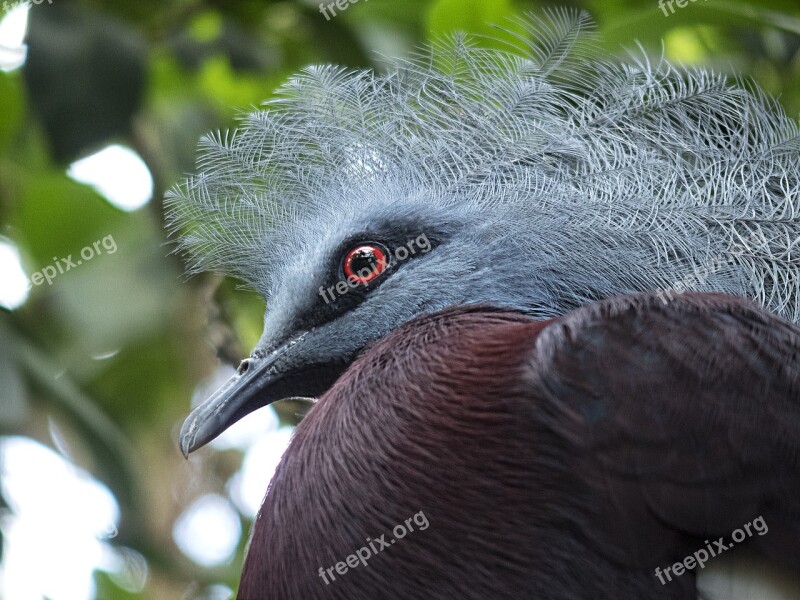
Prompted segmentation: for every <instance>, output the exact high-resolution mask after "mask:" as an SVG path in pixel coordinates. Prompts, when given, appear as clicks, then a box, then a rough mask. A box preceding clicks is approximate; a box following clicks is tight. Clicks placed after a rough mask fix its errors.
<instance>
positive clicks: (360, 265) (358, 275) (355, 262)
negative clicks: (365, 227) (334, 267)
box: [344, 244, 389, 283]
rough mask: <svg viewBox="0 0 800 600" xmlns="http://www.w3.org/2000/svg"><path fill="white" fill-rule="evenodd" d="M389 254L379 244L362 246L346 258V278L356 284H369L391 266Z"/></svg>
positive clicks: (353, 250) (357, 247)
mask: <svg viewBox="0 0 800 600" xmlns="http://www.w3.org/2000/svg"><path fill="white" fill-rule="evenodd" d="M387 255H388V252H387V250H386V249H385V248H384V247H383V246H378V245H377V244H362V245H360V246H356V247H355V248H353V249H352V250H350V251H349V252H348V253H347V254H346V255H345V257H344V276H345V277H346V278H347V279H349V280H350V281H352V282H354V283H369V282H370V281H372V280H373V279H375V278H376V277H378V275H380V274H381V273H383V272H384V271H385V270H386V267H388V266H389V258H388V256H387Z"/></svg>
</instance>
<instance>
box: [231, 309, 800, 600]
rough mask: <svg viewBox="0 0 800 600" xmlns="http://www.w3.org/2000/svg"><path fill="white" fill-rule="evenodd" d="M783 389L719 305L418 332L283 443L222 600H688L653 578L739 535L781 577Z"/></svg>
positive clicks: (791, 418)
mask: <svg viewBox="0 0 800 600" xmlns="http://www.w3.org/2000/svg"><path fill="white" fill-rule="evenodd" d="M799 381H800V335H798V330H797V329H796V328H795V327H793V326H792V325H789V324H787V323H785V322H783V321H781V320H780V319H778V318H777V317H774V316H772V315H770V314H767V313H765V312H763V311H761V310H759V309H757V308H755V307H754V306H752V305H750V304H749V303H746V302H743V301H738V300H736V299H730V298H726V297H721V296H720V297H715V296H699V295H697V296H695V295H685V296H682V297H680V298H678V299H676V300H673V301H671V302H669V303H663V302H662V301H661V300H660V299H659V298H657V297H652V296H638V297H632V298H617V299H613V300H610V301H605V302H600V303H596V304H593V305H590V306H588V307H585V308H582V309H580V310H578V311H575V312H573V313H571V314H569V315H567V316H565V317H563V318H560V319H557V320H553V321H547V322H533V321H531V320H530V319H528V318H527V317H525V316H523V315H519V314H516V313H511V312H504V311H499V310H494V309H490V308H486V307H483V308H481V307H477V308H476V307H473V308H458V309H453V310H448V311H445V312H442V313H439V314H436V315H431V316H427V317H423V318H421V319H418V320H416V321H414V322H412V323H410V324H408V325H406V326H404V327H402V328H401V329H399V330H397V331H396V332H394V333H392V334H391V335H389V336H388V337H387V338H385V339H384V340H382V341H380V342H378V343H377V344H376V345H375V346H374V347H373V348H371V349H370V350H368V351H367V352H365V353H364V354H363V355H362V356H361V357H360V358H359V359H358V360H357V361H356V362H355V363H354V364H353V365H352V366H351V367H350V369H348V371H347V372H346V373H345V374H344V375H343V376H342V377H341V378H340V379H339V381H338V382H337V383H336V384H335V385H334V386H333V387H332V388H331V389H330V390H329V391H328V392H327V393H326V394H325V395H324V396H323V397H322V398H321V399H320V400H319V402H318V403H317V405H316V406H315V407H314V408H313V409H312V410H311V411H310V412H309V414H308V415H307V417H306V418H305V420H304V421H303V422H302V423H301V424H300V426H299V427H298V428H297V431H296V434H295V436H294V438H293V440H292V442H291V444H290V446H289V449H288V450H287V451H286V453H285V455H284V458H283V460H282V462H281V464H280V466H279V468H278V471H277V473H276V475H275V477H274V479H273V481H272V484H271V486H270V490H269V492H268V494H267V497H266V499H265V502H264V506H263V507H262V510H261V512H260V514H259V517H258V519H257V521H256V524H255V527H254V532H253V538H252V540H251V544H250V548H249V552H248V556H247V561H246V565H245V570H244V573H243V575H242V582H241V587H240V590H239V598H240V599H242V600H261V599H264V600H316V599H342V600H344V599H347V600H379V599H386V600H394V599H397V600H400V599H402V600H416V599H420V600H421V599H425V600H445V599H453V600H456V599H458V600H473V599H474V600H478V599H480V600H485V599H494V600H505V599H509V600H510V599H514V600H517V599H522V598H536V599H546V598H559V599H561V598H569V599H581V598H586V599H592V600H597V599H603V598H608V599H614V600H617V599H620V598H637V599H649V598H653V599H655V598H675V599H678V598H680V599H689V598H695V597H696V596H695V591H694V578H693V576H692V575H691V574H686V575H683V576H682V577H676V578H675V580H673V581H672V582H670V583H669V584H668V585H661V583H659V581H658V579H656V577H655V576H654V568H655V567H657V566H662V567H663V566H665V565H669V564H671V563H673V562H675V561H677V560H682V559H683V557H684V556H685V555H687V554H691V553H692V552H693V551H695V550H696V549H697V548H701V547H703V540H704V539H706V538H709V537H714V538H716V537H718V536H722V535H729V534H730V532H731V531H732V530H733V529H735V528H737V527H739V526H740V525H742V524H743V523H745V522H748V521H751V520H752V519H754V518H755V517H757V516H763V517H764V519H765V520H766V522H767V523H769V524H770V532H769V535H766V536H763V537H761V536H758V537H754V538H753V539H751V540H750V541H749V544H748V545H749V546H750V547H751V548H755V549H757V550H760V551H762V552H765V553H767V554H771V555H773V556H774V557H775V558H777V559H779V560H782V561H783V562H784V563H787V564H791V563H792V562H793V561H794V563H795V566H798V567H800V564H797V563H798V562H800V559H798V558H797V556H796V554H789V553H788V551H789V550H790V549H791V548H792V544H793V543H794V544H796V542H797V540H798V539H800V477H799V476H798V473H800V385H798V382H799ZM419 514H423V515H424V517H425V521H426V522H427V523H428V526H427V527H426V528H424V529H423V528H422V524H421V522H420V521H421V519H419V520H418V521H414V520H411V521H410V525H411V526H413V528H414V531H413V532H410V533H408V534H407V535H406V536H405V537H403V538H402V539H396V540H395V543H393V544H391V543H388V540H389V539H390V538H393V537H394V535H393V528H394V527H395V526H396V525H398V524H403V523H406V525H409V521H408V520H409V519H410V518H412V517H413V516H414V515H419ZM382 534H386V537H385V540H386V542H387V543H386V547H385V548H383V549H382V550H380V551H379V552H375V553H372V556H371V557H369V558H368V559H367V560H366V561H365V562H366V564H363V563H362V562H358V565H357V566H356V567H351V566H347V565H346V561H347V558H348V556H352V555H356V553H357V551H358V550H359V549H361V548H368V547H370V541H371V542H372V548H371V550H372V549H375V548H376V546H377V547H379V548H380V547H381V546H382V545H381V544H378V543H376V540H377V539H379V538H380V536H381V535H382ZM367 538H370V540H369V541H368V540H367ZM743 545H744V544H743ZM351 562H354V561H351ZM337 563H343V564H344V565H345V566H347V570H346V572H344V574H341V573H340V572H337V571H336V569H335V565H337ZM320 567H322V569H323V573H325V577H324V578H323V577H322V576H321V575H320ZM328 569H330V571H326V570H328ZM340 569H341V570H343V569H342V568H341V567H340ZM334 578H335V579H334Z"/></svg>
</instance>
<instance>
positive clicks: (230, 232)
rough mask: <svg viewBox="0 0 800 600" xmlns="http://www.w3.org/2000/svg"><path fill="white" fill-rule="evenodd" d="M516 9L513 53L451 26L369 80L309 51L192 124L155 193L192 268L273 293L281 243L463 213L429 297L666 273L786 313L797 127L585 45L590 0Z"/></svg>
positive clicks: (690, 77) (748, 100) (798, 186)
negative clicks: (223, 130) (195, 143)
mask: <svg viewBox="0 0 800 600" xmlns="http://www.w3.org/2000/svg"><path fill="white" fill-rule="evenodd" d="M517 25H519V26H521V28H522V29H523V30H524V31H525V34H524V35H521V36H520V39H523V38H524V39H526V40H527V39H530V40H532V41H530V42H529V44H528V46H527V47H526V48H525V49H524V50H518V49H517V50H514V49H509V50H508V51H499V50H487V49H480V48H477V47H475V46H474V45H473V44H472V43H471V42H470V40H469V38H467V37H465V36H458V37H456V38H454V39H452V40H450V41H448V42H447V43H441V44H438V45H435V46H433V47H432V48H431V49H430V50H429V52H427V53H426V54H424V55H422V56H419V57H416V58H414V59H411V60H408V61H405V62H400V63H398V64H397V65H396V66H395V67H393V68H392V69H391V70H390V71H389V72H388V73H387V74H384V75H379V74H375V73H373V72H371V71H353V70H346V69H342V68H338V67H333V66H318V67H309V68H307V69H305V70H304V71H302V72H301V73H300V74H298V75H297V76H295V77H294V78H292V79H291V80H290V81H289V82H288V83H287V84H286V85H284V86H283V87H282V88H281V89H280V90H279V93H278V95H277V97H276V99H274V100H271V101H270V102H268V103H267V104H266V107H265V110H261V111H256V112H253V113H251V114H249V115H247V116H246V117H244V119H243V122H242V125H241V128H240V129H239V130H237V131H235V132H233V133H231V134H225V135H216V136H208V137H206V138H205V139H204V140H203V141H202V157H201V160H200V164H199V171H200V174H198V175H196V176H194V177H191V178H189V179H188V180H187V181H186V182H184V184H183V185H181V186H179V187H177V188H176V189H174V190H173V192H172V193H171V194H170V195H169V196H168V199H167V201H168V204H169V207H170V220H171V224H172V227H173V230H174V231H175V232H176V233H179V239H178V247H179V249H180V250H182V251H186V252H187V253H188V255H189V256H190V257H191V269H192V270H193V271H201V270H214V271H219V272H223V273H226V274H229V275H232V276H234V277H237V278H239V279H241V280H243V281H245V282H247V283H248V284H250V285H251V286H252V287H254V288H255V289H257V290H259V291H260V292H261V293H263V294H264V295H265V297H267V298H270V297H273V296H276V295H277V294H279V293H280V292H279V290H281V289H282V286H285V284H286V281H285V278H286V277H287V276H288V275H287V274H291V273H292V269H291V268H288V267H287V265H290V264H291V259H292V257H295V256H298V255H301V254H302V255H308V254H313V252H314V251H315V250H314V247H315V245H316V244H323V241H324V240H328V241H330V243H333V241H335V239H336V234H337V232H338V231H340V230H342V229H347V228H348V227H352V223H351V222H352V220H353V219H354V218H358V217H359V216H363V217H364V219H366V220H367V221H369V220H370V219H373V220H374V221H375V222H377V221H379V220H380V219H385V218H391V217H392V215H393V213H394V212H395V211H398V212H399V211H403V212H404V213H406V214H416V215H417V216H420V215H421V216H423V217H424V215H425V214H427V213H428V212H429V213H430V214H431V215H432V217H431V218H434V217H433V215H435V218H436V219H437V222H438V223H439V224H440V225H442V223H443V219H444V220H445V221H448V222H449V221H450V220H452V222H453V223H460V224H461V228H460V229H458V232H457V233H455V234H454V235H456V236H457V238H458V240H459V244H460V247H454V246H452V245H451V246H450V247H449V248H447V249H446V250H445V249H444V248H443V250H442V252H443V253H450V255H451V258H450V259H449V260H450V261H451V262H450V263H447V262H446V261H444V259H441V261H440V263H439V268H441V269H444V268H451V269H455V270H460V272H459V273H458V275H459V278H458V280H457V281H460V282H462V283H461V285H462V288H461V289H460V290H454V289H453V285H454V283H453V282H454V281H456V279H451V280H450V281H449V282H448V281H447V280H446V278H445V279H443V280H442V282H443V283H442V284H441V286H442V289H441V290H440V291H439V292H437V298H441V302H442V303H445V304H446V303H448V302H464V301H466V302H470V301H487V300H488V301H493V300H494V301H497V302H499V303H503V304H508V305H512V306H519V307H521V308H524V309H526V310H529V311H530V312H533V313H536V314H539V315H551V314H555V313H562V312H564V311H565V310H567V309H569V308H572V307H574V306H575V305H577V304H581V303H583V302H585V301H587V300H590V299H593V298H598V297H604V296H608V295H613V294H619V293H624V292H631V291H637V290H648V289H657V288H661V289H665V288H673V289H675V290H677V291H680V290H682V289H694V290H717V291H726V292H730V293H736V294H741V295H747V296H751V297H753V298H755V299H757V300H758V301H759V302H760V303H762V304H763V305H765V306H767V307H769V308H771V309H773V310H775V311H776V312H778V313H780V314H782V315H783V316H785V317H787V318H789V319H792V320H794V321H798V320H800V303H799V302H798V298H799V296H798V283H799V281H800V279H799V273H800V258H799V257H800V254H798V253H797V250H796V248H795V244H796V243H797V241H798V239H800V237H799V235H800V222H798V214H797V212H798V209H799V208H800V131H799V130H798V125H797V123H796V122H794V121H792V120H790V119H789V118H787V117H786V115H785V114H784V113H783V111H782V110H781V108H780V107H779V106H778V105H777V104H776V103H775V102H773V101H772V100H770V99H768V98H766V97H765V96H764V95H763V94H762V93H761V92H760V91H759V90H757V89H754V86H748V85H746V84H744V83H742V82H734V83H728V82H726V81H725V79H724V78H723V77H721V76H719V75H716V74H714V73H710V72H707V71H703V70H699V69H676V68H675V67H673V66H671V65H670V64H668V63H667V62H665V61H663V60H661V61H658V62H656V63H651V62H650V61H649V60H648V59H646V58H644V55H643V53H640V54H641V55H640V56H638V58H637V57H636V56H634V57H632V58H631V59H629V60H628V61H625V62H618V61H611V60H603V59H598V58H596V56H597V55H598V54H599V52H598V51H597V50H596V49H595V48H594V46H593V44H592V39H591V38H592V35H591V31H590V30H591V23H590V22H589V20H588V18H587V17H586V15H585V14H578V13H574V12H571V11H560V12H552V13H549V14H548V15H547V16H546V17H544V18H538V17H533V16H530V17H527V18H526V19H524V20H522V21H520V22H519V23H518V24H517ZM443 215H450V216H451V217H452V219H449V218H447V217H443ZM459 253H461V255H459ZM464 254H468V255H469V256H464ZM484 259H485V260H486V262H482V261H483V260H484ZM448 264H449V265H450V267H446V265H448ZM419 271H420V272H421V273H422V272H423V271H422V267H420V268H419ZM297 275H301V274H299V273H298V274H297ZM399 275H400V274H399V273H398V276H399ZM424 276H425V277H427V278H428V280H427V284H428V285H433V286H434V287H435V286H436V285H437V284H436V281H435V278H434V276H433V274H432V273H428V274H425V275H424ZM487 279H488V280H489V281H487ZM445 284H446V285H447V286H449V287H447V288H446V289H445ZM311 289H312V288H311V287H309V290H311ZM313 289H316V288H313ZM378 291H380V290H378ZM308 293H309V294H312V295H313V291H309V292H308ZM293 301H297V300H293ZM438 301H439V300H437V302H438ZM309 302H310V300H309ZM432 303H433V302H429V303H428V304H429V305H431V304H432ZM288 314H289V313H288V312H287V315H288ZM287 318H288V317H287Z"/></svg>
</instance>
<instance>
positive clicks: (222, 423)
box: [180, 333, 344, 457]
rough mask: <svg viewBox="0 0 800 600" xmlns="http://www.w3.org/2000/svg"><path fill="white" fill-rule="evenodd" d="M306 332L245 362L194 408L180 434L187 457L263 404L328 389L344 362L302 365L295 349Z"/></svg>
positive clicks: (342, 367)
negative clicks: (268, 352) (261, 355)
mask: <svg viewBox="0 0 800 600" xmlns="http://www.w3.org/2000/svg"><path fill="white" fill-rule="evenodd" d="M305 335H306V334H305V333H304V334H302V335H299V336H296V337H294V338H292V339H290V340H289V341H287V342H285V343H283V344H282V345H281V346H279V347H278V348H276V349H275V350H273V351H272V352H271V353H270V354H268V355H266V356H263V357H250V358H247V359H245V360H244V361H242V364H241V365H240V366H239V369H238V371H237V373H236V375H234V376H233V377H231V378H230V379H229V380H228V381H227V382H226V383H225V384H224V385H223V386H222V387H221V388H219V389H218V390H217V391H216V392H214V393H213V394H212V395H211V397H210V398H208V400H206V401H205V402H203V404H201V405H200V406H198V407H197V408H195V409H194V410H193V411H192V413H191V414H190V415H189V417H188V418H187V419H186V421H185V422H184V423H183V427H181V434H180V447H181V452H183V455H184V456H185V457H188V456H189V453H191V452H194V451H195V450H197V449H198V448H201V447H203V446H205V445H206V444H207V443H208V442H210V441H211V440H213V439H214V438H215V437H217V436H218V435H219V434H221V433H222V432H223V431H225V430H226V429H227V428H228V427H230V426H231V425H233V424H234V423H236V422H237V421H238V420H239V419H241V418H243V417H244V416H246V415H248V414H249V413H251V412H253V411H254V410H256V409H258V408H261V407H262V406H266V405H267V404H271V403H273V402H275V401H277V400H281V399H283V398H289V397H293V396H316V395H318V394H321V393H323V392H324V391H325V390H327V389H328V388H329V387H330V386H331V384H332V383H333V382H334V381H335V380H336V378H337V377H338V376H339V375H340V374H341V372H342V371H343V370H344V365H338V364H329V365H310V366H304V365H302V364H301V361H299V360H297V356H296V355H297V352H296V350H295V349H296V347H297V345H298V344H301V342H302V340H303V338H304V337H305Z"/></svg>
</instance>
